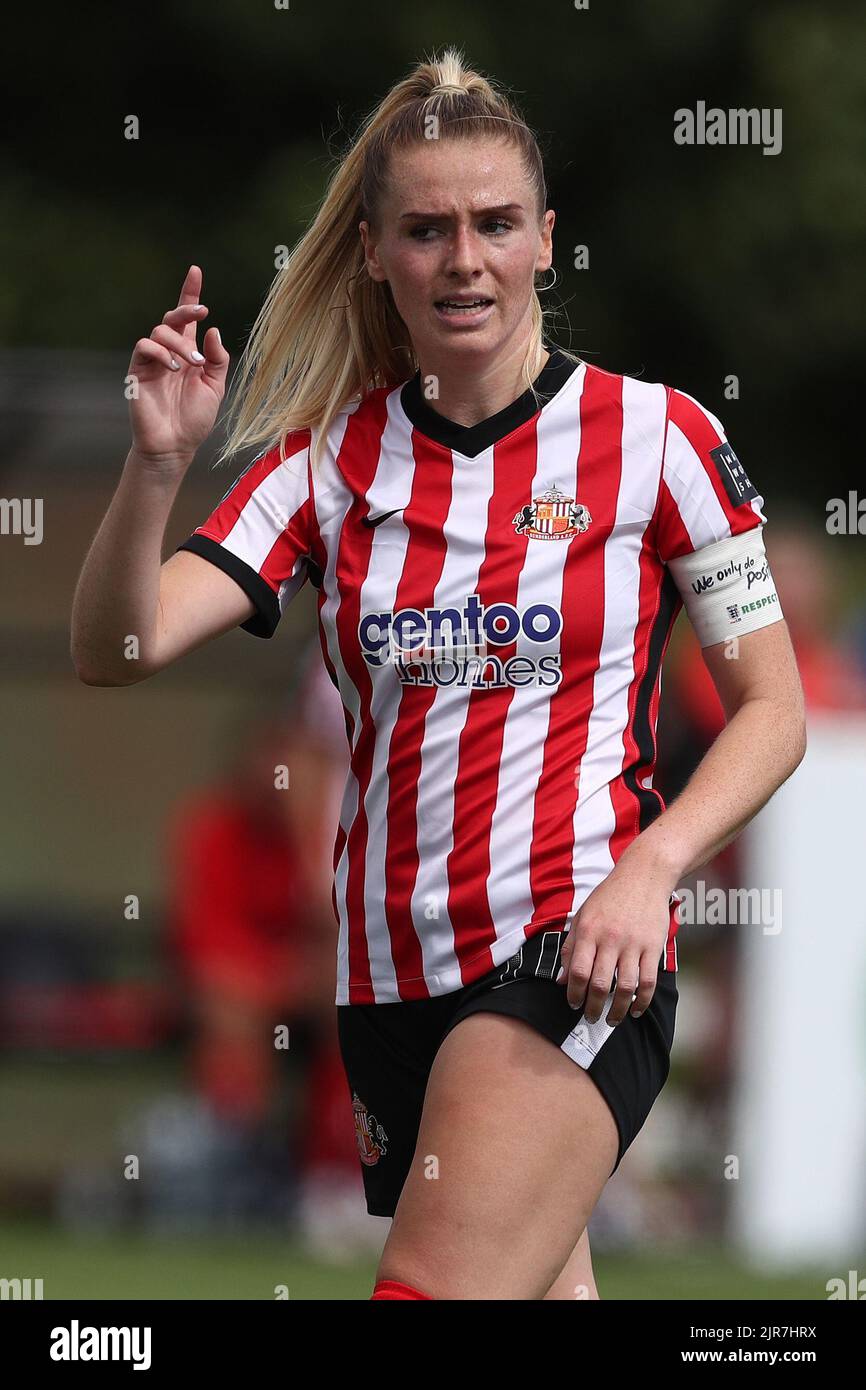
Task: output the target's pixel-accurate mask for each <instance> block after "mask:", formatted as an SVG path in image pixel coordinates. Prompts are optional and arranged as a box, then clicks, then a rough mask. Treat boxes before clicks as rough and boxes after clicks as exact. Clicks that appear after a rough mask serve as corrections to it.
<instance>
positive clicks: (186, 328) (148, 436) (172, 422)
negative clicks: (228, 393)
mask: <svg viewBox="0 0 866 1390" xmlns="http://www.w3.org/2000/svg"><path fill="white" fill-rule="evenodd" d="M201 285H202V273H201V269H200V267H199V266H197V265H191V266H190V268H189V270H188V271H187V275H186V279H185V280H184V282H183V287H182V288H181V292H180V298H179V299H178V301H177V307H176V308H175V309H169V311H168V313H167V314H166V315H165V317H164V318H163V320H162V323H160V324H157V326H156V327H155V328H154V329H153V330H152V332H151V334H150V337H149V338H139V340H138V342H137V343H136V345H135V348H134V349H133V353H132V358H131V360H130V363H129V376H130V377H132V378H134V381H133V385H134V387H135V390H134V391H133V392H132V393H131V397H132V398H131V399H130V402H129V416H130V422H131V425H132V447H133V450H134V451H135V453H136V454H137V455H138V456H139V458H143V459H147V460H150V461H152V462H154V463H165V465H166V467H171V466H172V465H176V463H177V462H178V461H179V460H186V461H187V462H189V461H191V460H192V457H193V455H194V453H195V451H196V449H197V448H198V447H199V445H200V444H202V443H203V442H204V440H205V439H207V437H208V435H209V434H210V432H211V430H212V429H213V426H214V421H215V420H216V417H217V411H218V410H219V407H220V402H221V400H222V398H223V395H224V393H225V384H226V372H227V370H228V365H229V354H228V353H227V352H226V350H225V348H224V347H223V345H222V341H221V339H220V335H219V333H218V331H217V330H216V329H215V328H209V329H208V331H207V333H205V335H204V342H203V343H202V347H203V348H204V354H203V355H202V354H201V353H199V352H198V351H197V349H196V336H195V335H196V325H197V324H199V323H201V321H202V320H203V319H205V318H206V317H207V312H208V311H207V308H206V307H205V306H204V305H203V304H201V303H200V299H201ZM172 364H174V365H172Z"/></svg>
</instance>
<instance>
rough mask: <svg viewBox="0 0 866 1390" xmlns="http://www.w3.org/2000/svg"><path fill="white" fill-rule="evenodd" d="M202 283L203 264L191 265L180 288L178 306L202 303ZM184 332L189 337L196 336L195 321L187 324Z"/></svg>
mask: <svg viewBox="0 0 866 1390" xmlns="http://www.w3.org/2000/svg"><path fill="white" fill-rule="evenodd" d="M201 284H202V273H201V266H198V265H191V266H190V268H189V270H188V271H187V272H186V279H185V280H184V282H183V284H182V285H181V288H180V298H179V299H178V301H177V307H178V308H180V307H181V306H182V305H184V304H200V303H201ZM183 332H184V333H185V334H186V336H187V337H188V338H189V337H192V338H194V337H195V321H193V322H192V323H188V324H187V325H186V327H185V328H184V329H183Z"/></svg>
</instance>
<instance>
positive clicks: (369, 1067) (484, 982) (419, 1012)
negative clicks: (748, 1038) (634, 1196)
mask: <svg viewBox="0 0 866 1390" xmlns="http://www.w3.org/2000/svg"><path fill="white" fill-rule="evenodd" d="M566 935H567V933H566V932H564V931H560V930H559V929H555V930H552V929H548V930H545V928H544V927H543V926H542V927H540V928H539V929H538V931H537V932H536V934H535V935H534V936H533V937H531V938H530V939H529V940H528V941H526V942H524V944H523V946H522V947H520V948H519V949H518V951H517V952H516V953H515V954H514V955H513V956H512V957H511V958H510V959H509V960H507V961H506V962H505V963H504V964H503V965H498V966H496V967H495V968H494V969H493V970H491V971H489V972H488V974H486V975H484V976H482V978H481V979H480V980H476V981H474V982H473V983H472V984H470V985H464V986H463V987H462V988H461V989H458V990H454V991H453V992H451V993H448V994H442V995H435V996H434V997H433V998H431V999H419V1000H407V1001H404V1002H401V1003H391V1004H342V1005H338V1007H337V1028H338V1036H339V1042H340V1050H341V1053H342V1057H343V1066H344V1069H345V1072H346V1077H347V1080H348V1083H349V1092H350V1098H351V1101H352V1107H353V1112H354V1118H355V1126H356V1138H357V1140H358V1145H359V1157H361V1155H362V1154H363V1157H362V1159H361V1171H362V1175H363V1180H364V1190H365V1194H366V1199H367V1210H368V1212H370V1214H371V1215H373V1216H393V1215H394V1211H395V1210H396V1206H397V1202H398V1201H399V1198H400V1193H401V1192H402V1190H403V1185H404V1183H405V1180H406V1177H407V1175H408V1173H409V1171H410V1168H411V1165H412V1162H413V1159H414V1156H415V1145H416V1142H417V1137H418V1130H419V1126H420V1123H421V1113H422V1110H423V1105H424V1093H425V1090H426V1086H427V1078H428V1077H429V1074H430V1069H431V1067H432V1065H433V1059H434V1057H435V1055H436V1053H437V1051H438V1049H439V1047H440V1046H441V1044H442V1041H443V1039H444V1038H445V1037H446V1036H447V1035H448V1033H449V1032H450V1031H451V1029H452V1028H454V1027H456V1025H457V1024H458V1023H460V1022H462V1020H463V1019H464V1018H468V1017H469V1016H470V1015H471V1014H473V1013H481V1012H492V1013H502V1014H506V1015H508V1016H509V1017H512V1018H519V1019H522V1020H523V1021H524V1022H526V1023H528V1024H529V1025H530V1026H531V1027H533V1028H535V1029H537V1031H538V1032H540V1033H541V1034H543V1036H545V1037H546V1038H549V1039H550V1041H551V1042H552V1043H553V1044H554V1046H556V1047H560V1048H561V1047H562V1044H563V1043H564V1042H568V1041H569V1040H570V1039H571V1038H572V1035H573V1034H575V1031H576V1030H579V1028H580V1024H581V1022H582V1020H583V1010H582V1009H572V1008H571V1006H570V1004H569V1003H568V998H567V995H566V992H565V988H564V986H563V985H561V984H557V983H556V978H555V977H556V974H557V972H558V970H559V966H560V964H561V950H562V944H563V942H564V940H565V937H566ZM663 964H664V954H662V956H661V957H660V961H659V971H658V976H657V983H656V989H655V992H654V994H653V998H652V1000H651V1001H650V1004H649V1005H648V1007H647V1009H646V1010H645V1011H644V1013H643V1014H641V1016H640V1018H633V1017H632V1015H631V1014H626V1016H625V1018H624V1019H623V1020H622V1022H621V1023H619V1024H617V1026H616V1027H615V1028H614V1030H613V1032H603V1033H602V1032H601V1031H600V1025H599V1024H587V1025H585V1028H584V1029H583V1030H581V1036H582V1037H583V1039H584V1040H585V1041H584V1044H583V1045H584V1046H586V1047H587V1048H588V1050H589V1051H590V1052H593V1051H594V1049H595V1047H596V1046H597V1048H598V1050H597V1052H595V1056H594V1060H593V1061H592V1062H591V1063H590V1064H589V1065H588V1066H585V1065H584V1064H583V1062H582V1061H578V1060H575V1059H574V1057H572V1059H571V1060H572V1061H573V1064H574V1065H575V1066H581V1065H584V1070H585V1071H586V1072H587V1075H589V1076H591V1077H592V1079H593V1081H594V1082H595V1083H596V1085H597V1086H598V1088H599V1090H600V1091H601V1093H602V1095H603V1096H604V1098H605V1100H606V1101H607V1103H608V1105H609V1106H610V1109H611V1112H612V1114H613V1117H614V1120H615V1122H616V1127H617V1132H618V1135H619V1146H618V1152H617V1157H616V1162H615V1164H614V1166H613V1169H612V1170H611V1171H612V1172H616V1169H617V1168H618V1167H619V1164H620V1162H621V1160H622V1157H623V1155H624V1153H625V1152H626V1150H627V1149H628V1147H629V1146H630V1145H631V1144H632V1143H633V1141H634V1139H635V1138H636V1136H637V1134H638V1133H639V1131H640V1129H641V1128H642V1126H643V1125H644V1123H645V1121H646V1118H647V1116H648V1114H649V1112H650V1110H651V1108H652V1106H653V1104H654V1102H655V1100H656V1098H657V1096H658V1094H659V1092H660V1091H661V1089H662V1087H663V1086H664V1084H665V1082H666V1080H667V1078H668V1075H669V1072H670V1052H671V1046H672V1044H673V1036H674V1020H675V1016H676V1006H677V1000H678V991H677V982H676V981H677V977H676V971H674V970H664V969H662V966H663ZM563 1050H564V1051H565V1049H563ZM566 1055H570V1054H569V1053H566ZM584 1055H585V1053H583V1052H582V1053H581V1056H584Z"/></svg>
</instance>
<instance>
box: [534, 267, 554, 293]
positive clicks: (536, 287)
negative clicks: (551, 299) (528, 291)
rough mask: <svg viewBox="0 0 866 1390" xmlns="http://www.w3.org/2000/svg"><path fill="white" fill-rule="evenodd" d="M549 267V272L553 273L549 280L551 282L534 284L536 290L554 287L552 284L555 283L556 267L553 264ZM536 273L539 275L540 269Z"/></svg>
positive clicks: (540, 290)
mask: <svg viewBox="0 0 866 1390" xmlns="http://www.w3.org/2000/svg"><path fill="white" fill-rule="evenodd" d="M549 268H550V271H551V274H552V275H553V279H552V280H551V282H550V284H549V285H536V286H535V289H536V292H543V291H544V290H552V289H553V287H554V285H555V284H556V267H555V266H550V267H549ZM538 273H539V275H540V274H541V271H539V272H538Z"/></svg>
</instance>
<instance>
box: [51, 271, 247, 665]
mask: <svg viewBox="0 0 866 1390" xmlns="http://www.w3.org/2000/svg"><path fill="white" fill-rule="evenodd" d="M201 281H202V274H201V270H200V269H199V267H198V266H190V268H189V272H188V273H187V276H186V279H185V280H184V283H183V287H182V289H181V293H180V299H179V300H178V304H177V307H176V308H174V309H170V310H169V311H168V313H167V314H166V315H165V317H164V318H163V320H162V323H161V324H158V325H157V326H156V327H155V328H154V329H153V331H152V333H151V335H150V337H149V338H142V339H140V340H139V342H138V343H136V345H135V349H134V351H133V354H132V360H131V362H130V367H129V375H130V377H132V378H134V380H135V383H136V391H135V392H134V393H133V396H134V398H133V399H132V400H130V420H131V424H132V435H133V443H132V448H131V449H130V451H129V454H128V456H127V459H126V463H125V465H124V468H123V472H122V474H121V478H120V482H119V483H118V486H117V490H116V492H115V494H114V497H113V498H112V501H111V505H110V507H109V508H108V511H107V513H106V515H105V517H104V518H103V521H102V524H101V526H100V528H99V530H98V532H97V534H96V537H95V539H94V541H93V544H92V545H91V547H90V551H89V552H88V555H87V559H86V560H85V562H84V566H83V569H82V571H81V575H80V577H79V580H78V585H77V588H76V591H75V598H74V601H73V606H72V634H71V637H72V640H71V656H72V663H73V666H74V667H75V673H76V675H77V676H78V678H79V680H81V681H83V682H84V683H85V685H134V684H135V683H136V682H137V681H141V680H145V679H146V678H147V677H148V676H152V675H154V674H155V672H157V671H161V670H162V669H163V667H165V666H168V665H169V664H170V663H171V662H172V661H176V660H177V659H178V657H180V656H183V655H184V654H185V653H186V652H188V651H192V650H193V649H194V648H195V647H198V646H201V644H202V643H203V642H206V641H207V640H208V639H209V638H211V637H217V636H219V635H220V634H221V633H223V632H228V631H229V630H230V629H231V628H233V627H236V626H237V625H238V623H241V622H244V621H245V620H246V619H247V618H249V617H251V616H252V614H253V613H254V612H255V606H254V604H253V602H252V600H251V599H250V598H249V597H248V596H247V595H246V594H245V593H244V591H243V590H242V589H241V588H240V586H239V585H238V584H236V583H235V581H234V580H233V579H231V578H229V576H228V575H227V574H224V573H223V572H222V570H220V569H219V568H218V567H217V566H215V565H211V564H209V563H208V562H207V560H203V559H202V558H201V557H200V556H198V555H193V554H192V553H191V552H190V551H184V550H181V551H178V552H177V553H176V554H174V555H172V556H171V557H170V558H169V559H168V560H166V562H165V563H164V564H163V563H162V545H163V540H164V537H165V528H166V523H167V522H168V518H169V515H170V513H171V509H172V506H173V504H174V499H175V497H176V496H177V493H178V490H179V488H180V485H181V483H182V481H183V479H184V476H185V475H186V472H187V469H188V468H189V466H190V464H191V463H192V461H193V458H194V457H195V451H196V449H197V448H198V447H199V445H200V444H201V443H202V442H203V441H204V440H205V439H206V438H207V436H208V435H209V434H210V432H211V430H212V428H213V424H214V421H215V419H216V415H217V411H218V410H219V405H220V401H221V400H222V397H223V393H224V391H225V378H226V371H227V369H228V363H229V354H228V353H227V352H226V350H225V348H224V347H223V346H222V342H221V341H220V336H219V333H218V332H217V330H216V329H215V328H210V329H208V331H207V333H206V334H205V337H204V342H203V347H204V354H201V353H199V352H198V351H197V349H196V337H195V334H196V324H197V323H199V322H201V320H202V319H203V318H204V317H205V316H206V315H207V309H206V308H205V307H204V306H203V305H201V304H199V297H200V294H201Z"/></svg>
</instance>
